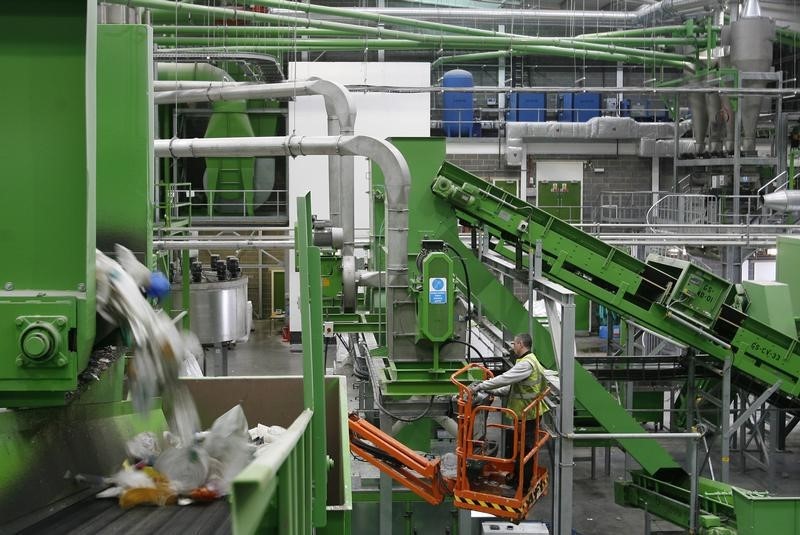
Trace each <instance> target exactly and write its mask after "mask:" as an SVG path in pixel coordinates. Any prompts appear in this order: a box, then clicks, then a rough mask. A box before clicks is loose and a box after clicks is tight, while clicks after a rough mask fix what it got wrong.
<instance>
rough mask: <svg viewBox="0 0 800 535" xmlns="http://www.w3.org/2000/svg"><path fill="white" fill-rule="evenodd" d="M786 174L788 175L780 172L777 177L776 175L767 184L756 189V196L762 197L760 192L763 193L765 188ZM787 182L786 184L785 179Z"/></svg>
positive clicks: (786, 173) (786, 172) (785, 172)
mask: <svg viewBox="0 0 800 535" xmlns="http://www.w3.org/2000/svg"><path fill="white" fill-rule="evenodd" d="M788 174H789V173H788V171H782V172H781V173H779V174H778V175H777V176H776V177H775V178H773V179H772V180H770V181H769V182H767V183H766V184H764V185H763V186H761V187H760V188H758V189H757V190H756V195H762V193H761V192H762V191H764V190H765V189H766V188H767V187H768V186H769V185H770V184H772V183H773V182H775V181H776V180H778V179H779V178H780V177H781V176H782V175H788ZM787 182H788V179H787ZM776 191H777V190H776Z"/></svg>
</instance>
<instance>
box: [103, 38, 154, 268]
mask: <svg viewBox="0 0 800 535" xmlns="http://www.w3.org/2000/svg"><path fill="white" fill-rule="evenodd" d="M97 39H98V46H97V85H98V87H99V88H100V89H101V90H100V91H98V93H97V191H96V205H97V248H98V249H100V250H101V251H103V252H104V253H106V254H108V253H113V251H114V245H115V244H117V243H119V244H121V245H124V246H125V247H127V248H128V249H130V250H131V251H133V252H134V253H135V254H136V256H137V258H138V259H139V261H140V262H142V263H143V264H144V265H145V266H148V267H155V266H154V265H153V254H152V249H153V247H152V243H153V184H154V174H155V168H154V166H153V161H154V158H153V143H152V142H151V141H150V140H151V139H154V137H155V133H154V130H153V125H154V124H155V120H154V112H153V110H154V109H155V108H154V106H153V93H152V91H146V90H145V88H147V87H152V85H153V53H152V50H153V45H152V31H151V29H150V27H149V26H143V25H139V24H137V25H127V24H101V25H98V27H97ZM121 103H124V105H121ZM121 125H125V126H124V128H122V127H121Z"/></svg>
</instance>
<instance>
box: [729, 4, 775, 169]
mask: <svg viewBox="0 0 800 535" xmlns="http://www.w3.org/2000/svg"><path fill="white" fill-rule="evenodd" d="M774 41H775V22H774V21H773V20H772V19H770V18H768V17H762V16H761V7H760V6H759V4H758V0H747V4H745V6H744V10H743V11H742V14H741V17H740V18H739V20H737V21H735V22H732V23H731V63H732V64H733V66H734V67H736V68H737V69H738V70H739V72H767V71H769V70H770V68H771V67H772V43H773V42H774ZM741 84H742V87H758V88H761V87H766V86H767V81H766V80H743V81H742V82H741ZM761 101H762V97H760V96H751V97H741V98H740V100H739V102H740V110H741V117H742V147H741V148H742V151H743V152H746V153H752V152H754V151H755V150H756V124H757V123H758V113H759V111H761Z"/></svg>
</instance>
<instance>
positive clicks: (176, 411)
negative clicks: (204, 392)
mask: <svg viewBox="0 0 800 535" xmlns="http://www.w3.org/2000/svg"><path fill="white" fill-rule="evenodd" d="M116 256H117V260H118V262H117V261H114V260H112V259H111V258H109V257H107V256H106V255H104V254H103V253H102V252H101V251H97V256H96V262H95V265H96V277H95V278H96V282H97V311H98V313H99V314H100V315H101V316H102V317H103V318H105V319H106V320H107V321H109V322H111V323H113V324H116V325H119V326H121V327H123V328H126V329H128V330H129V332H130V335H131V337H132V342H133V345H134V349H135V355H134V358H133V360H132V363H131V365H130V367H129V370H128V372H129V378H130V385H131V387H130V388H131V398H132V400H133V404H134V407H135V408H136V410H138V411H139V412H146V411H148V410H150V409H151V408H152V404H153V400H154V399H155V398H156V397H158V396H161V397H162V398H163V399H164V402H165V403H166V405H168V406H170V407H171V408H172V411H171V416H170V419H169V426H170V429H171V430H172V433H173V434H174V435H176V436H177V437H178V439H179V440H181V442H182V443H189V442H191V440H192V437H193V435H194V433H195V431H197V429H198V428H199V419H198V417H197V409H196V408H195V405H194V401H193V400H192V397H191V395H190V394H189V391H188V390H187V389H186V387H185V386H184V385H182V384H181V383H180V381H179V379H178V378H179V377H180V376H198V375H202V372H200V366H199V364H198V362H197V358H196V357H195V355H196V354H201V353H202V349H200V350H199V351H198V349H197V347H198V346H199V344H198V343H197V338H196V337H195V336H194V335H193V334H191V333H189V332H188V331H187V332H186V333H182V332H180V331H179V330H178V329H177V327H176V326H175V325H174V324H173V322H172V320H171V319H170V317H169V316H168V315H167V314H166V313H165V312H163V311H157V310H154V309H153V307H152V306H151V305H150V303H149V302H148V301H147V299H145V297H144V296H143V295H142V291H144V292H145V294H146V295H148V296H151V297H159V296H163V295H164V293H165V292H166V291H168V289H169V285H168V284H167V286H166V290H165V287H164V277H163V275H161V274H160V273H153V272H151V271H150V270H148V269H147V268H146V267H145V266H143V265H142V264H140V263H139V262H138V261H137V260H136V257H135V256H134V255H133V253H131V251H129V250H128V249H126V248H125V247H122V246H120V245H117V246H116Z"/></svg>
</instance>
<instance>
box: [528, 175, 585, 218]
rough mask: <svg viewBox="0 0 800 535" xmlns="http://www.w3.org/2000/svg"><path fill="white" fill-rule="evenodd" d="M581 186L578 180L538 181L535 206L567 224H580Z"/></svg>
mask: <svg viewBox="0 0 800 535" xmlns="http://www.w3.org/2000/svg"><path fill="white" fill-rule="evenodd" d="M581 186H582V184H581V182H580V181H579V180H559V181H549V180H548V181H545V180H539V181H537V183H536V206H537V207H539V208H540V209H542V210H544V211H545V212H547V213H549V214H552V215H554V216H556V217H557V218H559V219H562V220H564V221H566V222H567V223H580V222H581V205H582V204H583V203H582V200H583V196H582V191H581V190H582V188H581Z"/></svg>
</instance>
